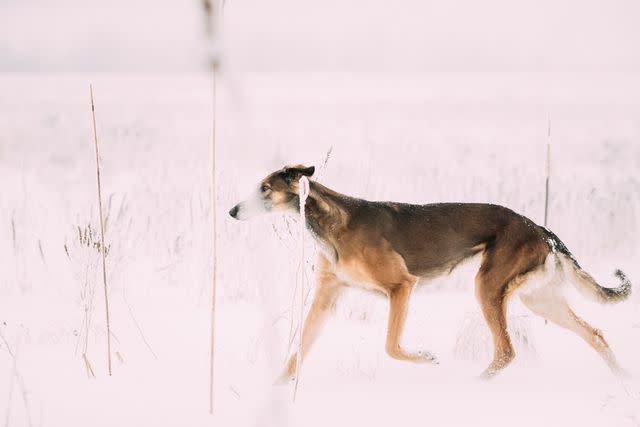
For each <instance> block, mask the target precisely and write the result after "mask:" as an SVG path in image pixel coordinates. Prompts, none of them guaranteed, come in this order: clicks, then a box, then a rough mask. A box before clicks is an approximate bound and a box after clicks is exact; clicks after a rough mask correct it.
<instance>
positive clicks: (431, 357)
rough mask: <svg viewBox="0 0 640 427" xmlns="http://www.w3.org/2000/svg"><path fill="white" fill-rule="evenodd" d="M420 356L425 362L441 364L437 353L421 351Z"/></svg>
mask: <svg viewBox="0 0 640 427" xmlns="http://www.w3.org/2000/svg"><path fill="white" fill-rule="evenodd" d="M418 356H419V357H420V360H421V362H423V363H431V364H433V365H439V364H440V362H439V361H438V358H437V357H436V355H435V354H433V353H429V352H428V351H419V352H418Z"/></svg>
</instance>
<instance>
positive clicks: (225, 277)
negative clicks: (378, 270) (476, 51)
mask: <svg viewBox="0 0 640 427" xmlns="http://www.w3.org/2000/svg"><path fill="white" fill-rule="evenodd" d="M638 77H640V76H637V75H624V74H618V75H613V74H608V75H570V74H564V75H563V74H448V75H445V74H424V75H409V74H407V75H367V74H365V75H360V74H350V75H349V74H331V75H310V74H289V75H288V74H270V75H248V76H235V77H233V78H230V76H223V77H222V79H221V81H220V83H219V87H218V94H219V99H218V134H217V135H218V165H219V170H218V183H219V187H218V189H217V194H218V200H217V201H218V208H219V212H218V214H219V217H218V218H219V221H218V223H219V234H218V248H219V253H218V261H219V269H218V301H217V307H218V313H217V336H216V373H215V374H216V388H215V402H216V408H215V411H216V413H215V415H214V416H213V417H211V416H209V415H208V375H209V374H208V354H209V330H208V328H209V301H210V282H211V259H212V250H211V211H210V190H211V189H210V186H209V183H210V169H209V168H210V158H211V155H210V144H211V142H210V141H211V112H212V109H211V107H212V103H211V82H210V80H209V79H208V77H207V76H206V75H201V74H174V75H122V74H104V75H88V74H31V75H28V74H22V75H19V74H13V75H12V74H3V75H0V182H1V187H0V189H1V191H0V332H1V333H2V340H0V419H1V420H2V422H4V423H5V425H8V426H27V425H31V426H85V425H90V426H116V425H122V426H125V425H126V426H142V425H147V426H201V425H202V426H204V425H225V426H226V425H228V426H240V425H255V426H268V425H271V426H284V425H295V426H316V425H317V426H325V425H401V424H408V425H435V426H439V425H465V426H468V425H489V424H490V425H493V426H502V425H505V426H506V425H509V426H511V425H530V426H538V425H549V426H560V425H562V426H569V425H583V426H617V425H620V426H638V425H640V398H639V397H638V390H640V364H639V362H638V361H639V360H640V345H639V343H640V297H639V296H638V293H636V294H634V295H632V297H631V299H630V300H629V301H627V302H624V303H622V304H620V305H617V306H611V307H602V306H598V305H596V304H594V303H591V302H588V301H585V300H583V299H582V298H581V297H580V296H577V295H576V296H575V298H573V300H572V303H573V305H574V306H575V308H576V311H577V312H578V314H580V315H581V316H582V317H584V318H585V319H586V320H588V321H589V322H590V323H592V324H594V325H595V326H597V327H599V328H601V329H602V330H603V332H604V334H605V336H606V337H607V339H608V341H609V343H610V344H611V347H612V348H613V350H614V351H615V353H616V355H617V356H618V358H619V360H620V362H621V364H622V365H623V367H625V368H626V369H627V370H628V371H629V373H630V378H629V379H627V380H626V381H625V383H624V384H623V383H620V382H619V381H618V380H617V379H615V378H613V377H612V376H611V375H610V374H609V372H608V371H607V369H606V367H605V364H604V363H602V361H601V360H599V358H598V356H597V355H596V354H595V352H593V351H592V350H591V349H590V348H589V347H588V346H587V345H586V344H585V343H583V342H582V341H580V339H579V338H578V337H576V336H574V335H573V334H571V333H569V332H566V331H563V330H560V329H558V328H557V327H555V326H553V325H551V324H549V325H545V323H544V321H543V320H541V319H539V318H537V317H533V316H530V315H529V314H528V313H527V312H526V311H525V309H524V308H523V307H522V306H521V305H520V304H519V302H518V301H515V300H514V302H513V304H512V305H511V307H510V310H511V315H512V318H514V319H516V321H518V322H519V323H520V324H521V325H524V326H522V327H523V328H525V329H527V330H528V332H529V335H528V337H529V341H530V342H533V348H529V349H527V348H520V350H521V351H519V354H518V357H517V359H516V362H515V363H514V364H513V365H512V366H511V367H509V368H508V369H507V370H506V371H505V372H504V373H502V374H501V375H500V376H498V377H497V378H495V379H494V380H492V381H491V382H481V381H479V380H477V379H476V376H477V374H479V373H480V371H481V370H482V369H483V368H484V367H485V366H486V365H487V364H488V362H489V359H490V351H491V350H490V347H489V346H488V344H487V342H488V341H487V340H488V331H487V330H486V327H485V326H484V325H483V324H482V323H478V319H479V317H478V316H479V312H478V309H477V307H476V304H475V301H474V297H473V288H472V286H473V275H474V268H476V267H477V260H472V261H470V262H469V263H467V264H466V265H465V266H463V267H461V268H460V269H459V270H458V271H455V272H454V273H453V274H451V275H450V276H448V277H444V278H440V279H437V280H434V281H433V283H429V284H425V285H424V286H422V287H421V288H420V289H418V290H417V291H416V293H415V295H414V296H413V299H412V301H411V312H410V316H409V320H408V326H407V330H406V332H405V337H404V342H405V344H406V346H407V347H409V348H415V349H424V350H429V351H432V352H433V353H435V354H436V355H437V356H438V358H439V360H440V365H437V366H421V365H412V364H406V363H402V362H398V361H394V360H391V359H390V358H388V357H387V356H386V354H385V353H384V337H385V332H386V331H385V329H386V314H387V306H386V301H384V300H383V299H381V298H379V297H376V296H373V295H370V294H367V293H363V292H361V291H356V290H354V291H350V292H348V293H347V294H346V295H345V296H344V297H343V298H342V299H341V300H340V301H339V303H338V305H337V307H336V313H335V316H333V319H332V320H331V321H330V322H329V324H328V325H327V327H326V328H325V330H324V331H323V333H322V335H321V337H320V338H319V340H318V342H317V345H316V347H314V349H313V351H312V352H311V354H310V356H309V358H308V360H307V361H306V363H305V365H304V366H303V369H302V375H301V381H300V387H299V390H298V395H297V399H296V402H295V403H292V402H291V396H292V389H291V388H290V387H277V386H272V385H271V383H272V381H273V380H274V379H275V378H276V376H277V375H278V374H279V371H280V369H281V368H282V365H283V362H284V359H285V356H286V353H287V340H288V336H289V329H290V322H291V316H292V313H291V312H290V305H291V299H292V296H293V292H294V287H295V283H296V270H297V268H298V265H299V262H300V255H299V250H298V248H299V240H298V239H299V236H298V227H297V223H296V222H295V221H293V220H288V221H285V220H284V219H283V218H279V217H265V218H262V219H257V220H255V221H252V222H248V223H240V222H235V221H233V220H231V219H230V218H229V217H228V216H227V215H226V212H227V211H228V209H229V208H230V207H232V206H233V205H234V204H235V203H236V202H237V201H239V200H240V199H242V198H243V197H244V196H245V195H246V194H247V193H249V191H251V190H252V188H253V186H254V185H255V184H256V183H257V182H258V180H259V179H260V178H261V177H263V176H264V175H266V174H267V173H269V172H271V171H273V170H275V169H277V168H280V167H282V166H283V165H284V164H291V163H300V162H304V163H306V164H315V165H316V166H317V167H318V170H319V174H318V179H319V180H321V181H322V182H323V183H324V184H326V185H328V186H329V187H332V188H334V189H336V190H337V191H341V192H344V193H347V194H351V195H357V196H361V197H364V198H369V199H386V200H396V201H406V202H416V203H418V202H423V203H428V202H433V201H481V202H492V203H500V204H504V205H507V206H509V207H511V208H513V209H514V210H516V211H518V212H520V213H523V214H525V215H527V216H529V217H530V218H532V219H533V220H534V221H536V222H538V223H542V217H543V199H544V171H545V149H546V142H547V123H548V120H549V118H550V119H551V140H552V177H551V199H550V213H549V226H550V228H551V229H553V230H554V231H555V232H556V233H557V234H558V235H559V236H560V238H561V239H562V240H563V241H564V242H565V243H566V244H567V246H568V247H569V248H570V249H571V250H572V252H573V253H574V254H575V255H576V257H577V258H578V259H579V260H580V262H581V264H582V265H583V266H584V267H585V268H586V269H587V270H588V271H590V272H591V273H592V274H593V275H594V276H595V277H596V278H597V279H598V280H600V281H601V283H603V284H605V285H612V284H613V282H614V278H613V275H612V272H613V270H614V268H616V267H619V268H622V269H623V270H625V272H627V274H628V275H629V277H630V278H631V280H632V281H635V282H636V284H637V282H639V281H640V267H639V265H640V263H639V261H640V250H639V249H638V248H639V246H638V242H639V241H640V215H639V214H640V84H639V83H638V82H639V81H640V80H639V79H638ZM90 82H92V83H93V84H94V90H95V96H96V115H97V120H98V135H99V140H100V143H101V158H102V179H103V194H104V199H105V211H106V215H107V225H106V240H107V245H109V252H108V256H107V272H108V281H109V298H110V309H111V326H112V333H113V335H112V345H113V354H114V355H113V376H111V377H109V376H108V375H107V361H106V333H105V331H106V327H105V321H104V317H105V316H104V294H103V289H102V283H101V276H100V274H101V270H100V263H99V260H100V259H99V252H98V251H97V250H96V248H95V247H94V246H93V245H94V243H95V242H96V241H97V239H98V234H97V232H98V230H99V223H98V216H97V196H96V193H95V191H96V190H95V163H94V160H95V159H94V152H93V145H92V144H93V142H92V133H91V132H92V131H91V116H90V109H89V90H88V84H89V83H90ZM331 147H332V151H331V155H330V157H329V160H328V162H327V163H326V167H322V164H323V162H324V160H325V157H326V153H327V152H328V150H329V149H330V148H331ZM89 227H90V228H91V230H92V231H89ZM307 240H309V239H307ZM87 242H88V243H87ZM311 268H312V259H310V260H309V263H308V265H307V269H308V270H310V269H311ZM293 316H294V321H295V320H296V315H295V313H294V314H293ZM87 325H88V326H87ZM465 349H466V350H467V351H464V350H465ZM469 349H472V350H473V351H469ZM85 351H86V354H87V356H88V360H89V362H90V364H91V367H92V368H93V371H94V373H95V378H88V375H87V369H86V366H85V363H84V362H83V358H82V354H83V352H85ZM470 356H473V357H470Z"/></svg>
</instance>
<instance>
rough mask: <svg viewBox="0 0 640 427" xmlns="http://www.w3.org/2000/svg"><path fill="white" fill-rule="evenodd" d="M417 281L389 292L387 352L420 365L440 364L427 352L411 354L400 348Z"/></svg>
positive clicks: (401, 285) (402, 284)
mask: <svg viewBox="0 0 640 427" xmlns="http://www.w3.org/2000/svg"><path fill="white" fill-rule="evenodd" d="M415 283H416V282H415V281H407V282H404V283H401V284H400V285H399V286H397V287H394V288H393V289H392V290H390V291H389V322H388V325H387V344H386V351H387V354H388V355H389V356H391V357H392V358H394V359H398V360H408V361H410V362H418V363H438V361H437V359H436V357H435V356H434V355H432V354H431V353H428V352H426V351H421V352H418V353H409V352H407V351H406V350H404V349H403V348H402V347H401V346H400V340H401V338H402V331H403V330H404V324H405V321H406V319H407V310H408V307H409V297H410V296H411V290H412V289H413V287H414V286H415Z"/></svg>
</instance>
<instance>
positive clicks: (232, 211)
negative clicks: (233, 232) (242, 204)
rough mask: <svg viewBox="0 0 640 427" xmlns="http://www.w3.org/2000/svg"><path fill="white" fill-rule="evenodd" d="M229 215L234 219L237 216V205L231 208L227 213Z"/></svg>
mask: <svg viewBox="0 0 640 427" xmlns="http://www.w3.org/2000/svg"><path fill="white" fill-rule="evenodd" d="M229 215H231V217H232V218H235V217H236V215H238V205H235V206H234V207H232V208H231V210H230V211H229Z"/></svg>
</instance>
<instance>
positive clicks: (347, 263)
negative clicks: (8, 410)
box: [229, 165, 631, 381]
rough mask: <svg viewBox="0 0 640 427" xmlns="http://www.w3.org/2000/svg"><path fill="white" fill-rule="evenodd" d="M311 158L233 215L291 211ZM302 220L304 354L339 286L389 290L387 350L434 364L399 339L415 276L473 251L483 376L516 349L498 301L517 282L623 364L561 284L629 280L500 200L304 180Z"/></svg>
mask: <svg viewBox="0 0 640 427" xmlns="http://www.w3.org/2000/svg"><path fill="white" fill-rule="evenodd" d="M314 171H315V168H314V167H313V166H311V167H306V166H304V165H296V166H285V167H284V168H283V169H281V170H277V171H275V172H273V173H271V174H270V175H268V176H267V177H266V178H265V179H263V180H262V181H261V182H260V184H259V185H258V188H257V189H256V191H255V192H254V193H253V195H252V196H251V197H250V198H248V199H247V200H244V201H242V202H240V203H238V204H237V205H236V206H234V207H233V208H232V209H231V210H230V211H229V215H231V217H233V218H235V219H238V220H245V219H249V218H251V217H253V216H255V215H258V214H261V213H267V212H298V208H299V196H298V191H299V180H300V179H301V178H302V177H303V176H304V177H308V178H311V177H312V176H313V174H314ZM304 220H305V222H306V227H307V229H308V230H309V232H310V233H311V234H312V235H313V236H314V238H315V240H316V241H317V243H318V244H319V245H318V246H319V248H320V251H319V260H318V263H317V287H316V291H315V296H314V299H313V302H312V304H311V307H310V309H309V312H308V314H307V316H306V319H305V322H304V327H303V332H302V343H301V347H300V348H301V350H300V351H301V354H300V357H301V360H304V358H305V356H306V355H307V354H308V352H309V349H310V348H311V346H312V344H313V343H314V341H315V340H316V338H317V336H318V334H319V332H320V329H321V327H322V325H323V324H324V322H325V320H326V319H327V316H328V313H329V312H330V309H331V307H332V306H333V305H334V303H335V301H336V299H337V298H338V296H339V294H340V291H341V289H344V288H345V287H346V286H357V287H362V288H364V289H367V290H371V291H377V292H381V293H383V294H384V295H386V296H387V297H388V299H389V317H388V325H387V336H386V346H385V349H386V352H387V354H388V355H389V356H390V357H392V358H394V359H398V360H406V361H410V362H417V363H437V359H436V357H435V356H434V355H432V354H431V353H429V352H426V351H421V352H416V353H411V352H409V351H407V350H405V349H404V348H403V347H402V346H401V345H400V342H401V337H402V331H403V328H404V326H405V320H406V317H407V307H408V302H409V297H410V295H411V292H412V290H413V288H414V287H415V286H416V283H417V282H418V280H419V279H421V278H428V277H433V276H436V275H440V274H443V273H448V272H451V271H452V270H453V268H454V267H455V266H456V265H458V264H459V263H460V262H462V261H464V260H465V259H467V258H469V257H472V256H474V255H478V254H481V257H482V261H481V265H480V269H479V271H478V273H477V275H476V277H475V295H476V297H477V299H478V302H479V303H480V307H481V309H482V313H483V315H484V318H485V320H486V322H487V325H488V326H489V329H490V331H491V335H492V337H493V347H494V354H493V360H492V361H491V363H490V365H489V366H488V367H487V368H486V369H485V370H484V371H483V372H482V374H481V377H483V378H491V377H493V376H494V375H495V374H496V373H498V372H499V371H500V370H502V369H504V368H505V367H506V366H507V365H508V364H509V363H510V362H511V361H512V360H513V358H514V357H515V352H514V349H513V346H512V343H511V339H510V337H509V333H508V332H507V319H506V307H507V302H508V301H509V298H510V296H512V295H513V294H514V291H516V290H518V294H519V296H520V299H521V300H522V302H523V303H524V305H525V306H526V307H528V308H529V309H530V310H531V311H532V312H533V313H535V314H537V315H539V316H541V317H543V318H544V319H547V320H549V321H550V322H552V323H555V324H556V325H558V326H561V327H563V328H566V329H568V330H570V331H573V332H574V333H576V334H577V335H578V336H580V337H581V338H582V339H584V340H585V341H586V342H587V343H588V344H589V345H590V346H591V347H592V348H593V349H594V350H596V351H597V352H598V354H599V355H600V356H601V357H602V359H604V361H605V362H606V363H607V365H608V366H609V368H610V369H611V370H612V371H613V372H614V373H621V372H622V369H621V368H620V366H619V365H618V362H617V361H616V358H615V356H614V354H613V352H612V351H611V349H610V347H609V345H608V344H607V341H606V340H605V338H604V336H603V335H602V332H601V331H599V330H598V329H595V328H594V327H592V326H591V325H589V324H588V323H587V322H586V321H584V320H583V319H581V318H580V317H578V315H577V314H575V313H574V311H573V310H572V309H571V307H570V306H569V304H568V303H567V300H566V298H565V296H564V293H563V288H564V286H563V285H564V283H565V280H566V279H569V281H571V282H572V283H573V284H574V286H576V288H577V289H578V290H579V291H580V292H581V293H583V294H585V295H586V296H588V297H590V298H592V299H595V300H596V301H598V302H600V303H615V302H619V301H623V300H625V299H626V298H627V297H628V296H629V295H630V293H631V282H630V281H629V280H628V279H627V277H626V276H625V274H624V273H623V272H622V271H620V270H616V272H615V275H616V276H617V277H618V279H619V281H620V284H619V286H618V287H616V288H607V287H602V286H600V285H599V284H598V283H597V282H596V281H595V280H594V279H593V278H592V277H591V276H590V275H589V274H588V273H587V272H585V271H584V270H583V269H582V268H581V267H580V265H579V264H578V262H577V261H576V259H575V258H574V256H573V255H572V254H571V252H569V250H568V249H567V247H566V246H565V245H564V243H562V241H561V240H560V239H559V238H558V237H557V236H556V235H555V234H554V233H552V232H551V231H550V230H548V229H547V228H545V227H541V226H539V225H536V224H535V223H534V222H533V221H531V220H530V219H528V218H526V217H524V216H522V215H519V214H517V213H515V212H514V211H512V210H510V209H508V208H506V207H503V206H499V205H493V204H484V203H434V204H427V205H413V204H405V203H394V202H371V201H367V200H362V199H357V198H353V197H349V196H346V195H344V194H340V193H338V192H336V191H333V190H331V189H329V188H327V187H325V186H324V185H322V184H320V183H318V182H316V181H313V180H311V181H310V182H309V195H308V198H307V200H306V204H305V218H304ZM296 359H297V354H293V355H292V356H291V357H290V358H289V360H288V362H287V363H286V366H285V369H284V372H283V374H282V375H281V377H280V379H281V380H282V381H286V380H290V379H294V376H295V372H296Z"/></svg>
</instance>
